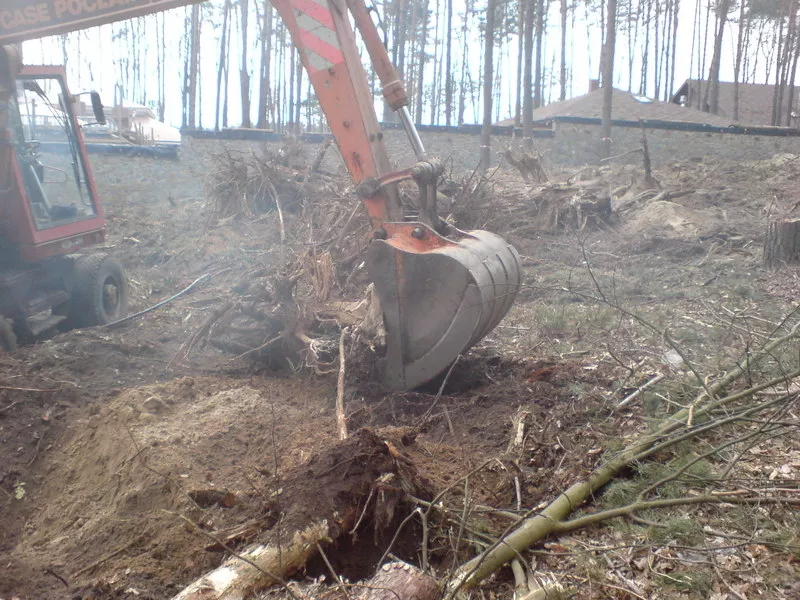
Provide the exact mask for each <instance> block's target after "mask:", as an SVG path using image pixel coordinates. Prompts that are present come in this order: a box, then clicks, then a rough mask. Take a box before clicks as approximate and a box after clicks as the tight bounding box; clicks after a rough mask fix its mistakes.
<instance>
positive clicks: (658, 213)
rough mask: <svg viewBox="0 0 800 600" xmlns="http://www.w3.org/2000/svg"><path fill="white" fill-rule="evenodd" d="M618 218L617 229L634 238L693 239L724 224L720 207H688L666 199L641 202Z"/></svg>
mask: <svg viewBox="0 0 800 600" xmlns="http://www.w3.org/2000/svg"><path fill="white" fill-rule="evenodd" d="M620 220H621V221H622V224H621V225H620V227H619V230H620V232H621V233H623V234H625V235H626V236H629V237H634V238H635V237H639V238H643V237H644V238H648V237H650V238H652V237H664V238H678V239H684V240H697V239H698V238H700V237H701V236H711V235H714V234H715V233H717V232H719V231H720V230H721V229H722V228H723V227H724V226H725V218H724V215H723V214H722V213H721V211H714V210H700V209H695V208H689V207H687V206H683V205H681V204H678V203H676V202H669V201H667V200H656V201H653V202H643V203H642V204H641V205H639V206H638V207H637V208H635V209H633V210H631V211H629V212H627V213H626V214H625V215H624V217H621V219H620Z"/></svg>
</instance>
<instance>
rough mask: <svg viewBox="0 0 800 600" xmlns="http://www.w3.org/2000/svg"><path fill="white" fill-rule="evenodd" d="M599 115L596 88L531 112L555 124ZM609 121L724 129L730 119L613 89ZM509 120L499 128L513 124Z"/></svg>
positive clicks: (600, 100)
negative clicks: (574, 118)
mask: <svg viewBox="0 0 800 600" xmlns="http://www.w3.org/2000/svg"><path fill="white" fill-rule="evenodd" d="M602 113H603V90H602V88H601V89H598V90H594V91H592V92H589V93H588V94H585V95H583V96H577V97H575V98H571V99H569V100H563V101H561V102H554V103H552V104H548V105H547V106H543V107H541V108H537V109H536V110H534V111H533V121H534V122H537V121H538V122H541V121H557V120H559V119H565V118H569V117H580V118H589V119H598V120H599V119H600V118H601V116H602ZM611 118H612V119H616V120H621V121H638V120H639V119H643V120H649V121H673V122H680V123H699V124H704V125H715V126H718V127H727V126H728V125H730V124H731V121H730V119H727V118H724V117H719V116H717V115H712V114H710V113H706V112H702V111H699V110H697V109H694V108H688V107H684V106H679V105H678V104H673V103H671V102H659V101H658V100H651V99H649V98H643V97H641V96H634V95H633V94H631V93H630V92H625V91H622V90H618V89H614V90H613V96H612V100H611ZM513 124H514V121H513V120H512V119H509V120H507V121H503V122H501V123H500V125H513Z"/></svg>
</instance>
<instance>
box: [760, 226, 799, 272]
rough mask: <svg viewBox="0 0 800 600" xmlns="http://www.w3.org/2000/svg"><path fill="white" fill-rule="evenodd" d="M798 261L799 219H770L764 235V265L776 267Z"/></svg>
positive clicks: (771, 267) (770, 267)
mask: <svg viewBox="0 0 800 600" xmlns="http://www.w3.org/2000/svg"><path fill="white" fill-rule="evenodd" d="M798 263H800V219H778V220H773V221H770V222H769V224H768V225H767V233H766V235H765V236H764V266H765V267H766V268H768V269H778V268H780V267H782V266H785V265H791V264H798Z"/></svg>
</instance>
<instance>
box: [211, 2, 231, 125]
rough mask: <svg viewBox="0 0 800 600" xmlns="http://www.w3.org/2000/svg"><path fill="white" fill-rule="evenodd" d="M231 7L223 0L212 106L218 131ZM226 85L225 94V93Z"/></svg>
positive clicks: (226, 91)
mask: <svg viewBox="0 0 800 600" xmlns="http://www.w3.org/2000/svg"><path fill="white" fill-rule="evenodd" d="M230 9H231V1H230V0H225V5H224V7H223V9H222V36H221V37H220V41H219V63H218V64H217V102H216V105H215V107H214V129H216V130H217V131H219V118H220V109H221V106H220V104H221V101H222V73H223V72H224V71H225V53H226V52H227V50H228V48H227V44H228V13H229V12H230ZM227 93H228V90H227V87H226V89H225V94H226V95H227Z"/></svg>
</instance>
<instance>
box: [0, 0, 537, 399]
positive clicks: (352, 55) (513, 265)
mask: <svg viewBox="0 0 800 600" xmlns="http://www.w3.org/2000/svg"><path fill="white" fill-rule="evenodd" d="M192 2H193V0H4V2H3V7H2V8H0V44H6V46H5V52H4V53H3V54H4V57H5V58H4V59H2V60H0V63H2V64H0V203H1V204H0V221H1V222H0V225H2V230H0V235H1V236H2V238H3V240H4V244H3V245H4V246H6V247H8V248H9V249H8V250H6V249H3V250H2V251H0V252H2V254H0V258H1V257H3V256H5V254H6V253H7V254H8V257H12V254H13V257H14V259H18V260H19V261H20V262H19V264H18V265H17V268H18V269H19V270H25V269H32V268H41V267H40V265H39V264H37V263H40V262H42V261H46V260H50V259H53V258H60V259H62V260H63V257H64V256H66V255H70V256H74V255H75V250H76V249H77V248H79V247H82V246H84V245H91V244H92V243H96V242H97V241H99V240H100V239H102V234H103V233H104V231H105V227H104V224H103V223H102V215H101V211H100V206H99V203H98V201H97V197H96V193H95V192H94V183H93V180H92V178H91V171H90V166H89V163H88V161H87V160H86V159H85V157H86V151H85V146H84V144H83V139H82V136H81V133H80V129H79V128H78V127H77V126H76V124H75V117H74V111H73V109H72V101H73V97H71V96H69V93H68V92H67V91H66V87H65V84H64V82H63V70H59V69H58V68H56V69H54V70H52V71H50V70H48V69H51V68H49V67H47V68H45V67H26V68H25V69H22V70H20V69H21V65H20V64H19V61H18V60H15V56H16V53H15V52H14V51H13V49H12V47H11V46H9V45H10V44H14V43H19V42H22V41H24V40H28V39H32V38H36V37H42V36H45V35H53V34H60V33H66V32H69V31H74V30H77V29H81V28H85V27H91V26H94V25H100V24H103V23H108V22H111V21H115V20H120V19H125V18H131V17H135V16H141V15H144V14H148V13H152V12H156V11H160V10H166V9H168V8H173V7H176V6H181V5H186V4H190V3H192ZM272 3H273V5H274V6H275V8H276V9H277V10H278V12H279V14H280V16H281V18H282V19H283V21H284V24H285V25H286V27H287V29H288V30H289V31H290V32H291V36H292V41H293V43H294V45H295V46H296V48H297V49H298V51H299V53H300V56H301V58H302V62H303V65H304V67H305V69H306V71H307V73H308V77H309V80H310V82H311V84H312V85H313V87H314V90H315V92H316V95H317V99H318V100H319V104H320V106H321V107H322V110H323V112H324V113H325V116H326V118H327V121H328V125H329V127H330V129H331V132H332V133H333V136H334V138H335V140H336V143H337V145H338V148H339V152H340V154H341V156H342V158H343V159H344V162H345V165H346V167H347V170H348V172H349V173H350V176H351V177H352V179H353V181H354V183H355V185H356V192H357V194H358V196H359V197H360V199H361V201H362V202H363V204H364V206H365V208H366V211H367V213H368V215H369V219H370V223H371V226H372V241H371V243H370V244H369V246H368V248H367V256H366V265H367V270H368V273H369V276H370V278H371V279H372V281H373V283H374V284H375V291H376V294H377V296H378V299H379V301H380V304H381V309H382V311H383V317H384V324H385V328H386V355H385V359H384V360H385V365H384V369H383V372H384V374H385V382H386V384H387V385H389V386H390V387H392V388H396V389H411V388H414V387H417V386H419V385H421V384H423V383H425V382H427V381H429V380H431V379H433V378H434V377H436V376H437V375H439V374H440V373H442V372H443V371H444V370H445V369H447V368H448V367H449V366H450V365H451V364H452V363H453V361H454V360H456V358H457V357H458V356H459V355H460V354H461V353H463V352H464V351H466V350H467V349H469V348H470V347H471V346H473V345H474V344H475V343H477V342H478V341H480V340H481V339H482V338H483V337H484V336H486V335H487V334H488V333H489V332H490V331H491V330H492V329H494V327H495V326H496V325H497V324H498V323H499V322H500V320H501V319H502V318H503V317H504V316H505V315H506V313H507V312H508V310H509V309H510V308H511V306H512V304H513V302H514V299H515V296H516V294H517V291H518V289H519V287H520V285H521V277H522V275H521V265H520V260H519V255H518V254H517V252H516V250H515V249H514V248H513V247H512V246H511V245H510V244H508V243H507V242H506V241H505V240H503V238H501V237H500V236H498V235H496V234H494V233H490V232H488V231H469V232H464V231H460V230H458V229H456V228H455V227H453V226H452V225H450V224H448V223H447V222H445V221H444V220H443V219H441V218H440V216H439V214H438V212H437V208H436V199H437V182H438V180H439V178H440V176H441V174H442V165H441V163H440V162H439V161H438V160H437V159H435V158H431V157H429V156H428V155H427V154H426V152H425V148H424V147H423V144H422V141H421V139H420V136H419V134H418V132H417V130H416V128H415V127H414V123H413V121H412V119H411V117H410V114H409V112H408V108H407V106H408V97H407V95H406V92H405V89H404V87H403V84H402V82H401V81H400V80H399V78H398V76H397V74H396V72H395V69H394V67H393V66H392V64H391V61H390V59H389V56H388V53H387V51H386V48H385V47H384V45H383V43H382V42H381V39H380V36H379V34H378V31H377V29H376V28H375V25H374V23H373V22H372V18H371V16H370V14H369V11H368V9H367V7H366V5H365V4H364V1H363V0H272ZM351 18H352V20H353V22H354V23H355V30H357V31H358V33H359V34H360V36H361V40H362V42H363V45H364V47H365V48H366V50H367V52H368V54H369V57H370V59H371V61H372V65H373V68H374V70H375V72H376V74H377V75H378V77H379V79H380V81H381V84H382V87H383V96H384V99H385V101H386V102H387V103H388V105H389V106H390V107H391V109H392V110H393V111H395V112H396V113H397V114H398V116H399V119H400V122H401V123H402V125H403V127H404V129H405V131H406V134H407V136H408V139H409V142H410V144H411V146H412V148H413V150H414V153H415V155H416V162H415V164H413V165H411V166H409V167H408V168H406V169H403V170H399V171H398V170H393V169H392V166H391V163H390V160H389V155H388V153H387V151H386V147H385V144H384V142H383V134H382V133H381V130H380V127H379V124H378V120H377V116H376V114H375V109H374V102H373V98H372V94H371V92H370V89H369V85H368V80H367V75H366V72H365V71H364V67H363V66H362V64H361V58H360V56H359V52H358V46H357V44H356V38H355V30H354V28H353V26H352V25H351V20H350V19H351ZM42 69H44V71H42ZM40 75H41V76H42V77H44V78H46V81H45V83H47V84H48V86H49V87H52V88H54V89H55V87H57V86H60V91H58V92H57V94H56V95H57V97H58V98H59V106H57V107H53V108H54V110H53V111H52V112H56V113H59V114H60V115H61V120H62V121H63V123H64V129H65V131H67V132H68V137H69V136H71V137H70V139H71V140H72V141H71V142H70V144H71V145H70V148H72V149H73V152H72V164H71V165H70V166H69V167H68V168H64V169H62V170H63V171H64V172H66V175H67V179H70V173H72V174H73V175H72V178H73V179H75V180H77V181H78V182H80V181H81V180H83V181H85V184H86V186H85V187H86V188H87V199H88V200H84V201H83V210H82V211H81V210H80V207H78V210H79V212H80V216H79V217H75V216H72V217H62V215H61V213H62V212H64V211H65V210H67V208H69V206H72V205H69V206H67V207H62V205H63V204H64V203H63V202H61V201H58V202H57V201H55V200H49V199H48V197H47V196H48V195H47V194H46V193H45V192H43V191H42V190H43V189H44V188H45V187H47V186H45V185H43V184H42V177H41V175H42V173H43V171H47V168H46V167H43V166H42V165H41V163H40V162H38V161H37V160H36V156H35V144H36V140H33V139H31V138H30V130H31V127H30V123H31V122H32V121H31V119H28V125H29V126H28V127H27V128H26V127H22V128H21V129H22V131H21V132H20V133H15V132H14V131H13V130H14V127H13V125H14V123H19V121H20V118H19V114H18V113H20V112H23V105H24V106H25V108H24V110H26V111H30V104H32V103H33V104H36V102H37V99H38V101H39V103H42V102H45V103H46V102H47V101H46V100H44V98H45V97H47V91H48V90H46V89H44V86H43V85H42V83H41V82H39V81H38V80H37V79H36V78H37V77H38V76H40ZM31 78H32V79H31ZM47 78H50V79H49V80H47ZM40 92H41V93H40ZM27 96H30V98H27ZM22 98H27V100H28V101H27V102H23V101H22ZM98 105H99V103H98V102H96V99H95V101H94V102H93V106H95V107H96V108H97V110H96V118H98V120H100V119H102V114H101V113H102V110H101V107H100V106H98ZM3 107H5V108H3ZM23 120H24V119H23ZM35 120H36V119H35V118H34V119H33V121H35ZM9 123H10V124H11V126H9ZM34 129H35V127H34ZM26 132H27V133H28V135H29V137H28V138H26V137H25V135H24V134H25V133H26ZM54 168H55V167H54ZM81 175H82V176H81ZM407 180H410V181H413V182H414V183H416V185H417V188H418V195H417V197H416V199H415V202H414V204H415V206H414V207H413V214H411V213H412V211H406V209H405V208H404V206H403V203H402V202H401V200H400V196H399V193H398V184H399V183H400V182H402V181H407ZM73 183H74V182H73ZM45 191H46V190H45ZM37 204H44V205H45V206H46V207H49V212H47V213H44V212H43V211H42V210H41V209H36V208H35V207H36V205H37ZM73 205H74V203H73ZM56 209H59V210H56ZM53 213H56V214H53ZM39 214H42V215H43V216H42V218H41V219H40V218H39V216H38V215H39ZM64 218H67V219H70V218H71V219H73V220H72V221H70V222H69V223H61V222H60V221H59V219H62V220H63V219H64ZM46 219H50V221H52V222H55V223H56V225H55V227H61V226H63V225H68V226H77V228H78V229H80V230H81V232H80V233H76V231H75V230H64V231H63V233H64V236H63V237H62V238H58V239H59V240H64V241H63V242H58V243H60V244H61V245H60V246H59V247H58V248H59V249H56V250H53V251H52V252H55V253H59V256H53V254H52V252H51V251H48V252H38V249H39V248H41V247H43V246H41V244H39V243H38V242H37V240H36V234H37V233H39V232H41V230H42V228H43V223H44V224H46V223H49V222H50V221H45V220H46ZM98 219H99V221H98ZM12 231H13V232H15V233H14V235H11V232H12ZM76 235H77V236H78V237H80V236H83V238H82V241H81V242H80V243H76V242H74V241H71V240H75V239H76V237H75V236H76ZM26 236H27V237H26ZM42 243H43V244H45V245H46V244H47V243H48V242H42ZM59 250H60V252H59ZM14 253H15V254H14ZM88 256H89V257H92V256H95V255H92V254H89V255H88ZM101 256H102V255H101ZM70 260H71V262H72V264H75V265H76V267H75V269H73V272H75V271H78V272H79V273H78V275H80V276H79V277H76V276H74V275H69V274H67V275H63V274H62V275H61V278H62V280H64V281H65V282H66V285H62V286H61V288H60V289H58V290H54V289H52V285H51V288H48V289H49V291H50V293H51V294H53V293H55V291H59V292H61V295H60V296H59V298H58V299H59V300H62V301H63V302H62V304H63V303H66V304H65V307H62V308H60V309H59V310H58V311H56V310H53V311H52V312H54V313H59V314H61V313H63V314H65V316H67V317H69V316H70V315H76V316H80V315H81V312H82V311H84V310H89V311H90V312H91V313H92V314H93V315H94V318H90V319H85V322H88V321H97V320H98V319H97V318H96V317H97V316H98V315H99V316H101V317H104V316H106V317H107V316H108V314H107V313H112V312H114V310H116V309H117V308H119V307H120V305H121V304H123V303H124V298H123V297H122V296H123V293H122V292H123V291H124V278H122V279H120V278H119V277H117V275H119V270H118V269H116V266H115V265H113V264H109V260H110V259H109V258H107V257H103V258H94V259H92V261H91V265H90V267H91V268H87V267H85V266H83V267H82V266H81V261H84V262H85V261H87V260H88V259H87V258H82V257H80V255H78V258H73V259H70ZM11 262H12V263H13V260H12V261H11ZM87 273H88V274H87ZM4 276H5V275H4V274H3V273H2V272H0V277H4ZM34 279H35V278H34ZM0 286H3V283H2V281H0ZM56 287H58V286H56ZM86 287H88V288H89V289H88V290H86V289H84V288H86ZM65 288H66V289H65ZM5 295H6V294H5V293H2V294H0V303H2V304H3V306H5V305H6V304H14V303H13V302H10V303H7V302H6V301H5V299H4V298H3V296H5ZM46 304H47V302H44V303H43V305H46ZM51 305H52V303H51ZM104 307H106V308H107V310H106V309H104ZM12 308H13V307H12ZM51 308H52V306H51ZM55 308H58V307H55ZM0 310H2V311H3V314H5V315H7V316H10V318H12V319H13V320H14V324H15V328H19V321H20V319H21V318H22V317H21V316H20V309H19V307H17V309H16V313H15V314H10V313H9V311H8V309H7V308H0ZM104 311H105V312H104ZM30 312H31V311H30V309H27V312H26V314H28V313H30ZM117 312H119V311H118V310H117Z"/></svg>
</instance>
